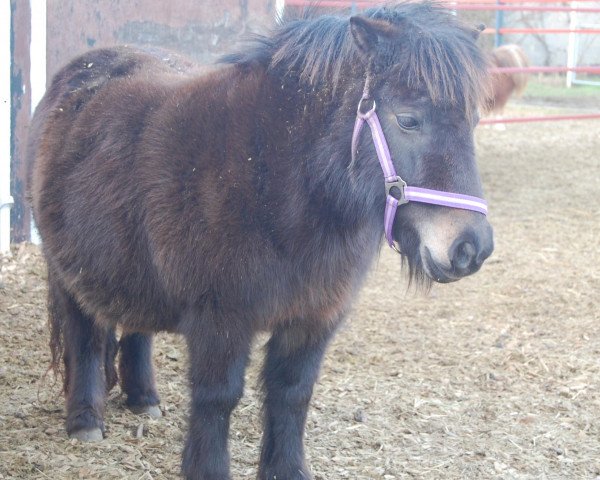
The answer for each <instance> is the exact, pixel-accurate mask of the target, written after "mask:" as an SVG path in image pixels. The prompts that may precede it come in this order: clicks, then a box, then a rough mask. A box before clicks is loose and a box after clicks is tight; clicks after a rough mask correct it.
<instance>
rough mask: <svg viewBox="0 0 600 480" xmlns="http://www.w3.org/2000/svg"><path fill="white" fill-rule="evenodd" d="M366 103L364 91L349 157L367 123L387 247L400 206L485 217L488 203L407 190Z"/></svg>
mask: <svg viewBox="0 0 600 480" xmlns="http://www.w3.org/2000/svg"><path fill="white" fill-rule="evenodd" d="M365 100H369V95H368V93H367V89H366V88H365V93H364V94H363V96H362V98H361V99H360V102H359V103H358V111H357V113H356V122H355V123H354V132H353V134H352V157H353V158H354V155H355V154H356V152H357V148H358V139H359V135H360V132H361V129H362V127H363V125H364V123H365V122H367V123H368V124H369V127H370V128H371V135H372V137H373V143H374V144H375V150H376V151H377V157H378V158H379V164H380V165H381V169H382V170H383V176H384V178H385V193H386V201H385V216H384V229H385V238H386V239H387V241H388V244H389V245H390V247H392V248H394V249H395V250H396V248H395V246H394V239H393V237H392V227H393V225H394V218H395V216H396V209H397V208H398V206H399V205H403V204H405V203H408V202H410V201H413V202H421V203H431V204H434V205H443V206H444V207H452V208H462V209H464V210H474V211H475V212H479V213H483V214H484V215H487V211H488V208H487V202H486V201H485V200H484V199H483V198H479V197H472V196H470V195H462V194H460V193H450V192H442V191H440V190H430V189H429V188H419V187H409V186H407V185H406V182H405V181H404V180H402V178H401V177H399V176H398V175H397V174H396V170H395V169H394V164H393V163H392V156H391V155H390V149H389V147H388V144H387V142H386V140H385V135H384V134H383V130H382V129H381V124H380V123H379V118H378V117H377V113H375V100H372V101H373V107H372V108H371V109H370V110H368V111H367V112H366V113H363V112H362V108H361V107H362V105H363V101H365ZM394 187H396V188H397V189H398V190H399V191H400V198H395V197H393V196H392V195H391V194H390V191H391V189H392V188H394Z"/></svg>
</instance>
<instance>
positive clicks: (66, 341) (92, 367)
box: [48, 272, 108, 441]
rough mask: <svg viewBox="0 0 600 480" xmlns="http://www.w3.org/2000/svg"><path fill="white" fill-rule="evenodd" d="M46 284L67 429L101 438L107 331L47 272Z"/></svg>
mask: <svg viewBox="0 0 600 480" xmlns="http://www.w3.org/2000/svg"><path fill="white" fill-rule="evenodd" d="M48 285H49V297H50V298H49V300H50V302H49V303H50V325H51V331H52V339H51V348H52V355H53V366H54V367H55V368H57V367H58V365H57V363H58V362H59V361H60V357H61V356H62V357H63V360H64V364H65V377H64V390H65V396H66V404H67V421H66V428H67V433H68V434H69V436H70V437H71V438H77V439H80V440H84V441H97V440H101V439H102V438H103V433H104V421H103V415H104V403H105V399H106V386H107V384H106V378H105V368H104V367H105V361H106V344H107V338H108V335H107V334H108V332H107V330H106V329H103V328H100V327H98V326H97V325H96V324H95V322H94V319H93V317H91V316H89V315H87V314H85V313H84V312H83V311H82V310H81V308H80V307H79V305H78V304H77V303H76V301H75V300H74V299H73V297H72V296H71V295H70V294H69V293H68V292H66V291H65V290H64V288H63V287H62V285H61V284H60V282H59V281H58V280H57V278H56V276H55V275H53V274H52V273H51V272H49V273H48Z"/></svg>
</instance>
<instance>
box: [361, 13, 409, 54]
mask: <svg viewBox="0 0 600 480" xmlns="http://www.w3.org/2000/svg"><path fill="white" fill-rule="evenodd" d="M350 32H351V33H352V38H354V43H355V44H356V47H357V48H358V50H359V52H361V53H362V54H363V55H366V56H370V55H372V54H373V52H374V51H375V49H376V48H377V45H378V44H379V42H380V40H381V39H382V38H390V37H392V36H393V35H394V34H396V33H397V29H396V27H394V25H392V24H391V23H389V22H386V21H384V20H374V19H372V18H369V17H365V16H363V15H355V16H353V17H350Z"/></svg>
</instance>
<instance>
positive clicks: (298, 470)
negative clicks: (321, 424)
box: [258, 323, 334, 480]
mask: <svg viewBox="0 0 600 480" xmlns="http://www.w3.org/2000/svg"><path fill="white" fill-rule="evenodd" d="M333 331H334V328H333V327H332V326H331V325H327V327H325V326H322V325H315V324H314V323H313V324H310V325H309V324H307V325H299V326H291V327H286V328H279V329H278V330H276V331H275V332H274V333H273V336H272V337H271V339H270V340H269V343H268V344H267V357H266V361H265V365H264V369H263V384H264V389H265V408H264V414H265V418H264V433H263V440H262V452H261V458H260V466H259V473H258V478H259V480H280V479H282V480H307V479H310V478H312V475H311V474H310V471H309V470H308V468H307V467H306V464H305V460H304V447H303V437H304V424H305V422H306V415H307V411H308V405H309V402H310V398H311V396H312V392H313V386H314V384H315V381H316V380H317V376H318V373H319V368H320V366H321V360H322V358H323V354H324V353H325V349H326V347H327V343H328V341H329V339H330V338H331V337H332V335H333Z"/></svg>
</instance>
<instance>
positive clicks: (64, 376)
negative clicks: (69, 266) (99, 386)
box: [48, 269, 119, 395]
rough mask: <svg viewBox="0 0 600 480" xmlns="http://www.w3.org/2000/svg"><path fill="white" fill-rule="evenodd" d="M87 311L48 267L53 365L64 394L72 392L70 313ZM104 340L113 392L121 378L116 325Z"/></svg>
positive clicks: (107, 377) (108, 387)
mask: <svg viewBox="0 0 600 480" xmlns="http://www.w3.org/2000/svg"><path fill="white" fill-rule="evenodd" d="M80 315H84V313H83V312H82V311H81V310H80V309H79V307H78V306H76V305H75V303H74V300H73V298H72V297H71V296H70V294H69V293H67V292H66V291H65V290H64V288H63V287H62V285H61V283H60V281H59V280H58V279H57V276H56V274H54V273H52V272H51V271H50V269H48V327H49V328H50V355H51V358H50V366H49V367H48V372H49V371H50V370H52V371H53V372H54V377H55V378H56V379H57V380H58V379H59V378H60V379H61V380H62V385H63V387H62V393H64V394H65V395H67V394H68V393H69V368H70V365H69V358H68V356H67V357H66V356H65V343H66V342H67V341H68V340H67V338H66V335H69V332H68V331H67V328H66V327H67V325H66V322H67V319H68V318H69V316H71V317H73V318H77V316H80ZM103 342H104V375H105V380H106V390H107V392H108V391H110V390H111V389H112V388H113V387H114V386H115V385H116V384H117V382H118V380H119V378H118V375H117V370H116V368H115V359H116V356H117V353H118V352H119V342H118V341H117V337H116V334H115V329H114V328H109V329H108V330H107V331H106V336H105V337H104V339H103Z"/></svg>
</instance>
